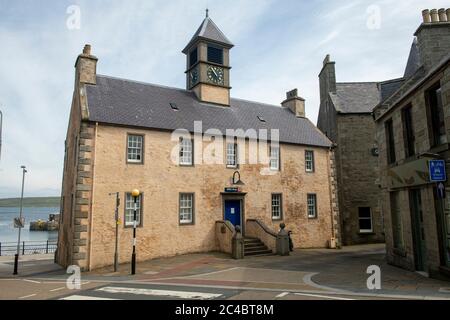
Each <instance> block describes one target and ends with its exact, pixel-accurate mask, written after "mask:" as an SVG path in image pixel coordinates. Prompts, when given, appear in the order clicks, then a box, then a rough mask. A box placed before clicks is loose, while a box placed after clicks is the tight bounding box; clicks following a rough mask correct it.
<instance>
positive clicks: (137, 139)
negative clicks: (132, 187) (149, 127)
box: [127, 134, 144, 163]
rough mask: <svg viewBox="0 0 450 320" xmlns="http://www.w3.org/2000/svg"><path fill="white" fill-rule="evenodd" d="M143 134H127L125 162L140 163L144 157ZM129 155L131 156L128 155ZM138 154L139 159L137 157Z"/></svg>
mask: <svg viewBox="0 0 450 320" xmlns="http://www.w3.org/2000/svg"><path fill="white" fill-rule="evenodd" d="M143 150H144V136H142V135H138V134H128V136H127V162H129V163H142V162H143V159H144V156H143V155H144V152H143ZM130 156H131V157H130ZM138 156H139V158H140V159H137V157H138Z"/></svg>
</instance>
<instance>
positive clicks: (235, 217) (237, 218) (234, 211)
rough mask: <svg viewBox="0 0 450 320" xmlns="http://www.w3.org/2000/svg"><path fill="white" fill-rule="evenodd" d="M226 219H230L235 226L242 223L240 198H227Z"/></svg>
mask: <svg viewBox="0 0 450 320" xmlns="http://www.w3.org/2000/svg"><path fill="white" fill-rule="evenodd" d="M225 220H228V221H230V222H231V223H232V224H233V225H234V226H240V225H241V201H240V200H225Z"/></svg>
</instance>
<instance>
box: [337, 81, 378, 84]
mask: <svg viewBox="0 0 450 320" xmlns="http://www.w3.org/2000/svg"><path fill="white" fill-rule="evenodd" d="M374 83H375V84H377V83H380V82H379V81H357V82H336V84H374Z"/></svg>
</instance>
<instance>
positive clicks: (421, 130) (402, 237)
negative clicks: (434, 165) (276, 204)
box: [374, 10, 450, 277]
mask: <svg viewBox="0 0 450 320" xmlns="http://www.w3.org/2000/svg"><path fill="white" fill-rule="evenodd" d="M447 11H448V10H447ZM426 12H427V11H424V20H425V16H426ZM415 35H416V36H417V44H418V48H419V53H420V65H419V67H418V68H417V70H416V71H415V72H414V73H413V74H411V76H410V77H409V78H407V79H405V81H404V83H403V85H402V86H401V87H400V88H399V89H398V90H397V91H396V92H394V93H393V94H392V95H391V96H390V97H389V98H388V99H386V100H385V101H383V102H382V103H380V104H379V105H378V106H377V107H376V108H375V109H374V117H375V120H376V124H377V126H376V127H377V140H378V145H379V153H380V157H379V158H380V183H381V188H382V193H381V199H382V208H383V210H384V212H385V213H386V214H385V230H386V246H387V259H388V262H389V263H391V264H394V265H397V266H400V267H403V268H406V269H409V270H418V271H423V272H425V273H427V274H428V275H430V276H431V277H441V276H448V275H450V192H449V190H450V189H449V188H450V184H449V183H448V180H447V182H445V187H446V189H447V191H446V192H445V194H446V199H440V197H439V196H438V192H437V188H436V183H431V182H429V181H430V180H429V174H428V164H429V160H432V159H444V160H445V161H446V167H447V173H448V172H449V170H450V166H449V164H450V161H449V156H450V148H449V143H448V142H449V141H450V55H449V52H450V23H448V22H442V21H441V22H439V21H430V22H424V23H423V24H422V25H421V26H420V27H419V29H418V30H417V32H416V33H415ZM437 87H440V88H441V90H440V98H441V103H440V104H435V103H433V102H432V101H431V98H430V97H431V92H433V90H434V88H437ZM438 95H439V94H436V96H438ZM432 105H440V106H439V107H436V108H438V109H440V108H442V109H441V111H442V112H443V116H442V119H443V122H442V123H443V125H444V126H445V133H444V136H443V138H442V139H441V141H440V143H436V142H435V139H434V136H436V133H435V130H434V129H433V128H435V126H434V125H433V120H432V119H433V117H435V116H436V112H434V111H435V110H437V109H434V108H433V107H432ZM407 108H411V109H410V110H411V122H412V133H413V135H412V137H413V138H412V139H411V138H409V137H411V135H410V134H408V132H407V125H406V121H405V115H404V114H405V111H404V110H406V109H407ZM389 121H392V133H393V134H392V136H393V141H392V140H391V141H392V142H391V143H389V141H388V136H389V134H388V130H387V129H386V128H387V123H388V122H389ZM411 140H412V141H411ZM408 142H410V143H411V142H413V146H414V154H412V155H410V154H408V152H407V149H408ZM390 145H392V146H393V148H390ZM390 150H391V153H390ZM389 153H390V154H394V155H395V159H394V160H392V159H391V161H389V158H392V156H388V154H389ZM447 177H448V175H447ZM395 199H397V201H396V200H395ZM417 199H419V200H417Z"/></svg>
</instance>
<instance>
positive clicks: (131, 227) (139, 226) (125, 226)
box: [123, 225, 143, 229]
mask: <svg viewBox="0 0 450 320" xmlns="http://www.w3.org/2000/svg"><path fill="white" fill-rule="evenodd" d="M123 227H124V228H125V229H133V228H134V227H133V225H128V226H127V225H124V226H123ZM142 227H143V226H142V225H137V226H136V228H142Z"/></svg>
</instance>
